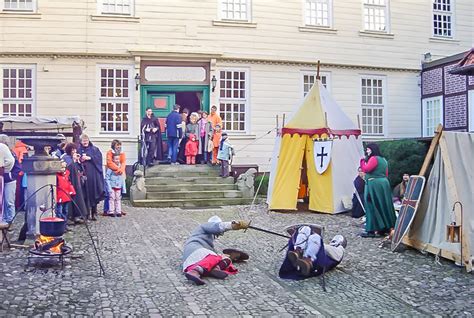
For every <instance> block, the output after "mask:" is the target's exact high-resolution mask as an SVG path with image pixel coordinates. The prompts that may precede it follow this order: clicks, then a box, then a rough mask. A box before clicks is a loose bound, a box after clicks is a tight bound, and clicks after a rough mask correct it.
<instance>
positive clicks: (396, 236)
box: [391, 176, 425, 252]
mask: <svg viewBox="0 0 474 318" xmlns="http://www.w3.org/2000/svg"><path fill="white" fill-rule="evenodd" d="M424 187H425V177H423V176H410V180H409V181H408V186H407V190H406V192H405V197H404V198H403V201H402V207H401V208H400V213H399V214H398V218H397V222H396V223H395V228H394V231H393V235H392V244H391V249H392V252H393V251H395V250H396V249H397V247H398V245H399V244H400V242H401V241H402V239H403V237H404V236H405V235H406V234H407V233H408V230H409V229H410V226H411V223H412V222H413V220H414V219H415V214H416V210H417V209H418V203H419V202H420V198H421V195H422V193H423V189H424Z"/></svg>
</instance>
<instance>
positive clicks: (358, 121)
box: [357, 114, 360, 129]
mask: <svg viewBox="0 0 474 318" xmlns="http://www.w3.org/2000/svg"><path fill="white" fill-rule="evenodd" d="M357 125H358V126H359V129H360V116H359V115H358V114H357Z"/></svg>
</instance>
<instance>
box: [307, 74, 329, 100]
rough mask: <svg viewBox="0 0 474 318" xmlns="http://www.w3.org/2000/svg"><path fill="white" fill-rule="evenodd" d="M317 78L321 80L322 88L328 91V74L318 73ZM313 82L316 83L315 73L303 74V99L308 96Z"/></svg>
mask: <svg viewBox="0 0 474 318" xmlns="http://www.w3.org/2000/svg"><path fill="white" fill-rule="evenodd" d="M319 77H320V78H321V83H322V84H323V86H324V87H325V88H326V89H327V90H330V84H329V79H330V74H329V73H319ZM314 82H316V72H303V97H304V96H306V95H307V94H308V92H309V91H310V90H311V87H313V84H314Z"/></svg>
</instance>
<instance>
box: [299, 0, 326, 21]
mask: <svg viewBox="0 0 474 318" xmlns="http://www.w3.org/2000/svg"><path fill="white" fill-rule="evenodd" d="M331 2H332V0H305V24H306V25H311V26H322V27H330V26H331V20H332V3H331Z"/></svg>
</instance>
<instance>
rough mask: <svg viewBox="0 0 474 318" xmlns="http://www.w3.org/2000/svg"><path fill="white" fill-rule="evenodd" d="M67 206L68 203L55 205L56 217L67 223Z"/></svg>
mask: <svg viewBox="0 0 474 318" xmlns="http://www.w3.org/2000/svg"><path fill="white" fill-rule="evenodd" d="M67 206H68V203H67V202H66V203H59V202H58V203H57V204H56V217H58V218H61V219H63V220H64V221H66V222H67Z"/></svg>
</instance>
